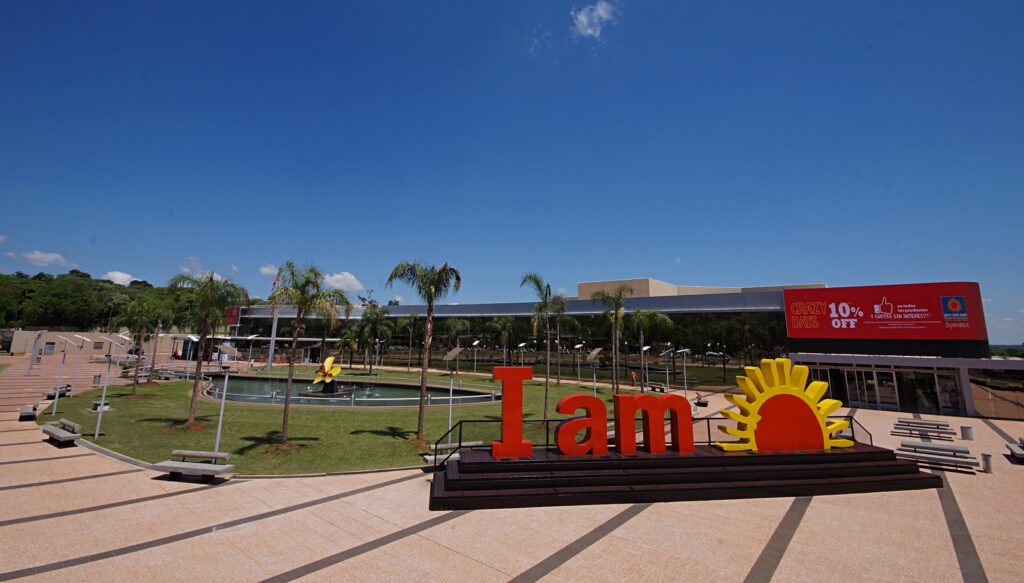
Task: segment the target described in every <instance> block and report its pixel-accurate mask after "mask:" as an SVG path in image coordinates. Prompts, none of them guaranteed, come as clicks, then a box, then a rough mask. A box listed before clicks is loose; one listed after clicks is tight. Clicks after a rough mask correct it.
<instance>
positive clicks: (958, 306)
mask: <svg viewBox="0 0 1024 583" xmlns="http://www.w3.org/2000/svg"><path fill="white" fill-rule="evenodd" d="M942 318H943V319H944V320H946V321H947V322H966V321H967V301H966V300H965V299H964V296H942Z"/></svg>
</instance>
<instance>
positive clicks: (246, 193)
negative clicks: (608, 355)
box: [0, 1, 1024, 343]
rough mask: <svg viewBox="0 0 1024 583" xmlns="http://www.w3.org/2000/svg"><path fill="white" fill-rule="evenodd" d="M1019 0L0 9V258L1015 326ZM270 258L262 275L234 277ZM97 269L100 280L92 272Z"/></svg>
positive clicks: (1022, 116)
mask: <svg viewBox="0 0 1024 583" xmlns="http://www.w3.org/2000/svg"><path fill="white" fill-rule="evenodd" d="M1022 24H1024V4H1022V3H1020V2H986V3H982V4H979V3H972V2H899V3H893V2H855V3H854V2H846V3H837V2H806V3H797V2H760V1H758V2H729V3H721V2H704V3H693V2H627V1H623V2H617V3H608V2H597V3H593V2H587V1H583V2H577V3H564V2H555V1H537V2H505V3H497V2H464V3H454V2H362V3H341V2H323V3H317V2H304V3H302V4H301V10H300V9H296V5H294V4H293V3H285V2H276V3H268V2H215V3H211V2H173V3H159V4H157V3H127V2H118V3H104V2H96V3H83V2H68V3H61V2H32V1H27V2H15V1H12V2H4V3H2V4H0V80H2V87H3V89H2V90H0V136H2V139H0V201H2V206H0V238H2V240H0V271H3V272H7V273H10V272H14V271H16V270H23V271H27V272H30V273H34V272H35V271H39V270H43V271H50V272H61V271H64V270H65V269H66V268H67V266H69V265H72V264H74V265H76V266H78V268H80V269H83V270H85V271H88V272H90V273H92V274H93V275H94V276H97V277H99V276H102V275H103V274H106V273H112V272H119V273H121V274H130V276H132V277H135V278H140V279H145V280H148V281H151V282H155V283H162V282H165V281H166V280H167V279H168V278H170V277H171V276H172V275H174V274H175V273H177V272H179V271H180V270H182V269H193V270H196V269H201V270H214V271H216V272H218V273H221V274H223V275H225V276H229V277H232V278H234V279H236V280H238V281H239V282H241V283H243V284H244V285H246V286H248V287H249V288H250V290H251V291H252V292H253V294H254V295H259V296H265V295H266V293H267V291H268V290H269V287H270V282H271V280H272V278H273V274H272V273H271V274H270V275H265V274H261V273H260V267H261V266H268V265H271V266H272V265H278V264H279V263H280V262H282V261H284V260H286V259H294V260H296V261H298V262H313V263H316V264H318V265H320V266H322V267H323V268H324V269H325V270H326V271H328V272H329V273H330V274H332V276H333V277H332V281H334V282H335V283H337V284H338V285H343V286H345V287H348V288H349V289H354V288H357V287H360V286H363V287H366V288H371V289H375V290H376V291H375V292H374V297H377V298H381V299H387V298H389V297H393V296H394V295H395V294H396V293H397V294H399V295H401V296H403V298H404V299H405V300H406V301H407V302H408V301H410V300H411V299H412V297H411V295H410V294H409V292H408V290H405V289H400V288H399V289H395V290H386V289H385V288H384V285H383V284H384V279H385V278H386V276H387V274H388V272H389V271H390V268H391V267H392V266H393V265H394V264H395V263H396V262H397V261H398V260H401V259H422V260H425V261H430V262H441V261H444V260H448V261H450V262H451V263H453V264H454V265H456V266H457V267H459V268H460V269H461V270H462V273H463V276H464V287H463V291H462V292H461V293H460V294H458V295H457V296H456V297H454V298H453V301H459V302H463V303H468V302H476V301H491V300H517V299H527V298H528V297H529V296H528V295H527V293H526V291H525V290H522V289H520V288H519V287H518V282H519V277H520V276H521V275H522V273H523V272H525V271H531V270H532V271H537V272H539V273H541V274H542V275H543V276H544V277H545V278H547V279H548V280H550V281H551V282H552V283H553V285H554V286H555V287H562V288H565V290H566V291H568V292H569V293H570V294H572V293H574V291H575V284H576V282H578V281H587V280H596V279H607V278H620V277H643V276H650V277H656V278H660V279H664V280H668V281H671V282H674V283H687V284H705V285H768V284H780V283H790V282H812V281H813V282H818V281H823V282H826V283H828V284H829V285H833V286H840V285H860V284H882V283H902V282H916V281H940V280H971V281H978V282H980V283H981V286H982V294H983V295H984V297H985V298H986V304H985V309H986V312H987V315H988V317H989V333H990V337H991V339H992V341H993V342H996V343H1007V342H1014V343H1019V342H1021V341H1022V340H1024V295H1022V294H1021V292H1020V289H1021V287H1022V285H1024V270H1022V269H1021V268H1020V260H1019V257H1018V255H1019V253H1018V251H1017V250H1019V248H1020V225H1021V218H1022V211H1024V196H1022V195H1024V193H1022V184H1024V139H1022V136H1024V108H1022V107H1021V104H1022V103H1024V72H1022V71H1024V41H1022V40H1021V39H1022V38H1024V37H1022V35H1021V32H1020V31H1021V30H1022ZM265 271H267V272H272V270H270V269H268V270H265ZM111 277H115V278H116V277H118V275H117V274H116V273H114V274H113V275H112V276H111Z"/></svg>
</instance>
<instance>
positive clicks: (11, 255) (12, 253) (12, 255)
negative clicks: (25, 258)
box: [4, 251, 16, 259]
mask: <svg viewBox="0 0 1024 583" xmlns="http://www.w3.org/2000/svg"><path fill="white" fill-rule="evenodd" d="M4 255H6V256H7V257H10V258H11V259H14V258H15V257H16V255H15V254H14V251H7V252H5V253H4Z"/></svg>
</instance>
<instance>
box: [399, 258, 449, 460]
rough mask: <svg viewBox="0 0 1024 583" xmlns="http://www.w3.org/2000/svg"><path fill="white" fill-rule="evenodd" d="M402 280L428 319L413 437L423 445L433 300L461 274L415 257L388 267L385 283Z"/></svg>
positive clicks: (424, 335) (442, 295) (424, 333)
mask: <svg viewBox="0 0 1024 583" xmlns="http://www.w3.org/2000/svg"><path fill="white" fill-rule="evenodd" d="M395 281H402V282H405V283H406V284H408V285H409V286H410V287H412V288H413V289H415V290H416V294H417V295H419V296H420V299H422V300H423V301H424V303H426V304H427V319H426V322H425V323H424V326H423V363H422V366H421V368H420V408H419V416H418V420H417V422H416V439H417V441H419V442H420V445H426V443H425V441H424V439H423V419H424V415H425V414H426V411H427V369H428V368H429V367H430V343H431V342H432V341H433V336H434V303H435V302H437V301H438V300H443V299H444V298H445V297H447V296H448V294H450V293H455V292H458V291H459V288H460V287H462V275H461V274H460V273H459V270H458V269H455V268H454V267H451V266H450V265H448V264H447V263H442V264H441V266H440V267H437V266H434V265H424V264H422V263H420V262H418V261H402V262H401V263H399V264H398V265H396V266H395V268H394V269H392V270H391V275H389V276H388V282H387V285H388V286H389V287H390V286H391V285H392V283H394V282H395Z"/></svg>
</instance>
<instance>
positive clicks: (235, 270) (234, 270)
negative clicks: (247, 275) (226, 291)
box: [231, 265, 238, 273]
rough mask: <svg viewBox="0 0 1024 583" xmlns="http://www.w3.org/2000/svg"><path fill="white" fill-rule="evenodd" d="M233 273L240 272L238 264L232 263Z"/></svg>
mask: <svg viewBox="0 0 1024 583" xmlns="http://www.w3.org/2000/svg"><path fill="white" fill-rule="evenodd" d="M231 273H238V266H237V265H232V266H231Z"/></svg>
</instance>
